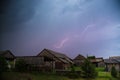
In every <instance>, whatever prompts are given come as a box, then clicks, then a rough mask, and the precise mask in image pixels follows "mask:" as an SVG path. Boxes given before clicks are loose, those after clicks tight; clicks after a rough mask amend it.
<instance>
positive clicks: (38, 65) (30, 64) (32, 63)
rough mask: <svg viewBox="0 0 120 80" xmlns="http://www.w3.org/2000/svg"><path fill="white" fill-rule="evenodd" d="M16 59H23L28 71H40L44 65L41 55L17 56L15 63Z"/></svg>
mask: <svg viewBox="0 0 120 80" xmlns="http://www.w3.org/2000/svg"><path fill="white" fill-rule="evenodd" d="M18 60H24V61H25V64H26V67H27V68H28V70H29V71H31V70H32V71H34V70H35V71H41V70H44V68H45V67H46V66H45V65H44V57H41V56H17V57H16V59H15V64H16V61H18ZM47 69H48V68H47Z"/></svg>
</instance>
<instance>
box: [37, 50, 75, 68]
mask: <svg viewBox="0 0 120 80" xmlns="http://www.w3.org/2000/svg"><path fill="white" fill-rule="evenodd" d="M37 56H43V57H44V58H46V61H45V65H47V66H49V67H52V68H53V69H55V70H65V69H68V68H69V67H70V66H71V64H73V61H72V60H71V59H70V58H69V57H68V56H66V55H65V54H63V53H59V52H56V51H53V50H49V49H43V50H42V51H41V52H40V53H39V54H38V55H37ZM47 59H48V60H47Z"/></svg>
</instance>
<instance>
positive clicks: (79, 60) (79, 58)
mask: <svg viewBox="0 0 120 80" xmlns="http://www.w3.org/2000/svg"><path fill="white" fill-rule="evenodd" d="M84 60H85V57H84V56H83V55H81V54H79V55H78V56H76V57H75V58H74V59H73V62H74V64H75V65H76V66H81V65H82V64H83V62H84Z"/></svg>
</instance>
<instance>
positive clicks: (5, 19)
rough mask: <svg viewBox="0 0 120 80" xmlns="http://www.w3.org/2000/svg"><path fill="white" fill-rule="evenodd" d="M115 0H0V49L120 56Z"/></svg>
mask: <svg viewBox="0 0 120 80" xmlns="http://www.w3.org/2000/svg"><path fill="white" fill-rule="evenodd" d="M119 3H120V1H119V0H9V1H8V0H1V2H0V38H1V39H0V44H1V46H0V50H11V52H13V54H15V55H17V56H25V55H37V54H38V53H39V52H40V51H41V50H43V49H44V48H48V49H51V50H55V51H58V52H61V53H65V54H66V55H68V56H69V57H71V58H74V57H75V56H77V55H78V54H82V55H84V56H86V55H87V54H88V55H95V56H97V57H104V58H108V57H109V56H120V6H119Z"/></svg>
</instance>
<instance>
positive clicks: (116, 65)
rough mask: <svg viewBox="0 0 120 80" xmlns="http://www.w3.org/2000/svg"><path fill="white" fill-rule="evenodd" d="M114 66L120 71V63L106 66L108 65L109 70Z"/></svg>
mask: <svg viewBox="0 0 120 80" xmlns="http://www.w3.org/2000/svg"><path fill="white" fill-rule="evenodd" d="M112 66H115V69H116V70H117V71H120V67H119V66H120V65H119V64H106V67H107V69H108V71H111V68H112Z"/></svg>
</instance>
